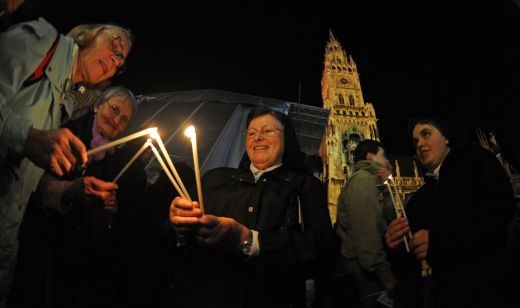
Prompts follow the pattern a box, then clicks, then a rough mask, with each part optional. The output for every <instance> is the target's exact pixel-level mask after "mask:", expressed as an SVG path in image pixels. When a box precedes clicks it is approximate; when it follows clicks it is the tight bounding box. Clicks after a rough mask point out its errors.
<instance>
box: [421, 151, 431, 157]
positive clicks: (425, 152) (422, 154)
mask: <svg viewBox="0 0 520 308" xmlns="http://www.w3.org/2000/svg"><path fill="white" fill-rule="evenodd" d="M429 153H430V150H423V151H421V152H420V153H419V154H420V156H421V158H425V157H426V156H428V154H429Z"/></svg>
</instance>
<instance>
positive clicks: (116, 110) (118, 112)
mask: <svg viewBox="0 0 520 308" xmlns="http://www.w3.org/2000/svg"><path fill="white" fill-rule="evenodd" d="M109 106H110V111H112V115H113V116H114V118H117V117H118V116H121V122H120V123H122V124H124V125H127V124H128V122H129V121H130V119H129V118H128V117H127V116H125V115H122V114H121V109H120V108H119V106H118V105H114V104H109Z"/></svg>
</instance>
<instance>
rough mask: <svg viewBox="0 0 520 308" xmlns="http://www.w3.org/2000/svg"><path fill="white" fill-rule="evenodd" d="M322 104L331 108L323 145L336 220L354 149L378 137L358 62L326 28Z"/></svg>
mask: <svg viewBox="0 0 520 308" xmlns="http://www.w3.org/2000/svg"><path fill="white" fill-rule="evenodd" d="M321 94H322V99H323V107H324V108H326V109H328V110H329V111H330V115H329V122H328V124H327V130H326V132H325V137H324V144H323V147H324V148H322V155H323V157H322V159H323V162H324V165H323V166H324V178H325V179H327V184H328V200H329V210H330V213H331V216H332V219H333V221H335V215H336V205H337V200H338V196H339V194H340V192H341V187H342V186H343V184H344V182H345V181H346V180H347V178H348V177H349V176H350V175H351V174H352V167H353V165H354V161H353V150H354V149H355V148H356V146H357V144H358V143H359V142H360V141H361V140H364V139H373V140H379V132H378V129H377V124H376V121H377V118H376V112H375V110H374V107H373V106H372V104H371V103H368V102H365V101H364V99H363V93H362V91H361V83H360V81H359V73H358V70H357V65H356V62H355V61H354V59H353V58H352V56H351V55H348V54H347V53H346V52H345V51H344V50H343V47H342V46H341V44H340V43H339V42H338V40H336V38H335V37H334V35H333V33H332V30H330V31H329V40H328V42H327V45H326V47H325V61H324V65H323V73H322V78H321Z"/></svg>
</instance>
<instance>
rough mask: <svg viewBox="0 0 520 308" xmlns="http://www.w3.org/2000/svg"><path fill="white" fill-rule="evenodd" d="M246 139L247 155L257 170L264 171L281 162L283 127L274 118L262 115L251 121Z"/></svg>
mask: <svg viewBox="0 0 520 308" xmlns="http://www.w3.org/2000/svg"><path fill="white" fill-rule="evenodd" d="M246 138H247V139H246V150H247V155H248V156H249V159H250V160H251V162H252V163H253V165H254V166H255V167H256V168H257V169H259V170H265V169H267V168H269V167H272V166H274V165H277V164H279V163H281V162H282V156H283V151H284V136H283V125H282V123H281V122H280V121H278V119H276V118H275V117H274V116H272V115H270V114H264V115H261V116H258V117H256V118H254V119H253V120H251V122H250V123H249V127H248V128H247V135H246Z"/></svg>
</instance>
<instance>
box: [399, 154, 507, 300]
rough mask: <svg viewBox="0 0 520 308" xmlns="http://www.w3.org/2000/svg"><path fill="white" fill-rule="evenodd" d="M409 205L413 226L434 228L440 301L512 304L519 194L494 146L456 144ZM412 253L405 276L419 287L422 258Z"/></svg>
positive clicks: (432, 258)
mask: <svg viewBox="0 0 520 308" xmlns="http://www.w3.org/2000/svg"><path fill="white" fill-rule="evenodd" d="M406 211H407V214H408V220H409V224H410V227H411V229H412V232H416V231H418V230H420V229H427V230H429V246H428V255H427V260H428V263H429V264H430V266H431V268H432V276H431V277H432V281H433V296H434V306H435V307H504V306H505V305H506V304H505V299H506V294H505V293H506V271H507V269H506V243H507V227H508V224H509V222H510V220H511V218H512V217H513V214H514V199H513V191H512V187H511V183H510V181H509V178H508V177H507V175H506V173H505V171H504V169H503V167H502V166H501V165H500V163H499V162H498V160H497V159H496V158H495V157H494V156H493V154H492V153H491V152H489V151H487V150H485V149H483V148H482V147H480V146H477V145H473V144H463V145H460V146H458V147H454V148H453V149H451V151H450V153H449V154H448V155H447V157H446V158H445V160H444V161H443V163H442V165H441V168H440V172H439V179H438V180H436V179H432V178H427V179H426V184H425V185H424V186H423V187H421V188H420V189H419V190H418V191H417V192H416V193H415V194H414V195H413V196H412V198H411V199H410V201H409V203H408V204H407V207H406ZM406 258H407V260H408V261H406V262H407V264H406V265H405V267H406V269H403V268H401V272H398V275H399V276H400V277H399V278H401V279H404V280H405V281H408V283H409V286H410V285H412V286H415V287H417V286H419V285H420V265H419V262H418V261H417V260H416V259H415V258H414V257H412V256H410V255H408V256H406ZM408 291H410V290H408ZM415 292H416V293H415V294H410V293H409V295H414V296H415V299H416V300H417V299H418V298H419V297H420V296H419V294H418V293H417V292H419V290H418V288H415ZM413 306H415V307H419V306H417V304H415V305H413Z"/></svg>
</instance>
